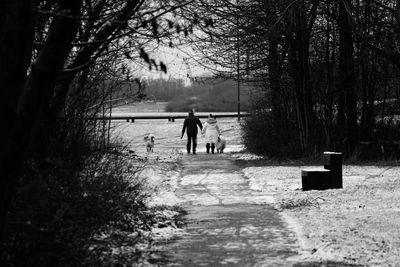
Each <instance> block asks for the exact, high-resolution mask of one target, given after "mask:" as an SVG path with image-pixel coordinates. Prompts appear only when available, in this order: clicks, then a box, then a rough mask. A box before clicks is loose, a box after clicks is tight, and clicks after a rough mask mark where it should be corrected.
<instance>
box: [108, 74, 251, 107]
mask: <svg viewBox="0 0 400 267" xmlns="http://www.w3.org/2000/svg"><path fill="white" fill-rule="evenodd" d="M138 92H140V93H141V94H142V95H143V99H145V100H156V101H165V102H169V103H168V105H167V108H166V111H187V110H188V109H191V108H194V109H195V110H196V111H210V112H212V111H237V101H238V91H237V82H236V81H234V80H222V79H213V78H207V79H204V80H203V81H202V82H193V83H192V84H191V85H190V86H185V84H184V81H183V80H180V79H170V80H164V79H154V80H148V81H143V82H142V83H138V82H130V83H125V84H123V85H122V86H121V88H120V89H119V90H116V91H115V92H114V93H113V99H124V101H127V102H132V101H138V99H137V97H136V96H137V95H138ZM250 92H251V86H250V85H245V84H241V85H240V102H241V106H240V109H241V110H247V109H248V107H249V98H250V97H249V94H250ZM140 93H139V94H140Z"/></svg>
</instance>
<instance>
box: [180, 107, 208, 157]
mask: <svg viewBox="0 0 400 267" xmlns="http://www.w3.org/2000/svg"><path fill="white" fill-rule="evenodd" d="M197 126H199V127H200V130H202V129H203V125H202V124H201V121H200V120H199V118H197V117H196V116H194V112H193V110H189V116H188V117H186V119H185V121H184V122H183V128H182V135H181V139H182V138H183V135H184V134H185V131H186V134H187V145H186V150H187V152H188V154H189V153H190V147H191V146H192V148H193V149H192V151H193V154H196V147H197V133H198V131H197ZM192 144H193V145H192Z"/></svg>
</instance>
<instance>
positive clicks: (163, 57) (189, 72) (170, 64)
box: [138, 47, 211, 85]
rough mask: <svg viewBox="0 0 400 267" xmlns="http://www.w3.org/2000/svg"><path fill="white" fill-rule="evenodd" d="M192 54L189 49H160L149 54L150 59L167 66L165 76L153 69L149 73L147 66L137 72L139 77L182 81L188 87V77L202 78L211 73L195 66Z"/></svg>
mask: <svg viewBox="0 0 400 267" xmlns="http://www.w3.org/2000/svg"><path fill="white" fill-rule="evenodd" d="M192 53H194V52H193V51H192V50H191V49H190V47H180V48H179V49H178V48H170V47H161V48H159V49H158V50H156V51H154V52H151V53H149V55H150V57H151V58H154V59H155V60H156V61H157V62H159V61H162V62H164V64H166V65H167V74H165V73H163V72H161V71H157V70H155V69H153V70H152V71H149V69H148V68H147V66H145V67H144V68H143V69H141V70H138V73H139V76H141V77H146V78H148V79H158V78H162V79H166V80H168V79H170V78H173V79H182V80H184V83H185V85H190V83H191V82H190V77H191V78H194V77H197V76H204V75H207V74H210V73H211V72H210V71H209V70H207V69H206V68H204V67H202V66H200V65H199V64H197V63H196V62H195V61H194V60H193V59H192V58H191V56H190V55H191V54H192Z"/></svg>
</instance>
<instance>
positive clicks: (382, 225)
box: [114, 118, 400, 266]
mask: <svg viewBox="0 0 400 267" xmlns="http://www.w3.org/2000/svg"><path fill="white" fill-rule="evenodd" d="M218 122H219V124H220V128H221V129H222V131H223V135H224V136H225V137H226V139H227V149H226V152H227V153H230V152H236V153H235V154H233V156H234V158H237V159H240V160H247V161H250V162H251V161H252V160H257V161H258V163H257V164H255V165H254V166H252V165H251V163H250V164H249V167H244V169H243V173H244V174H245V176H246V177H247V178H248V179H249V186H250V187H251V189H252V190H255V191H261V192H265V193H266V194H269V195H272V196H273V197H272V198H271V203H269V204H271V205H273V206H274V207H276V209H278V210H279V211H281V214H282V216H283V217H284V218H285V219H286V220H287V222H288V223H289V225H290V226H291V227H292V229H293V230H294V231H295V232H296V233H297V236H298V239H299V242H300V244H301V245H302V247H303V249H304V255H303V256H304V260H310V261H315V260H321V261H326V260H331V261H343V262H347V263H352V264H360V265H362V266H400V209H399V203H400V167H399V166H374V165H370V166H359V165H344V166H343V186H344V188H343V189H335V190H325V191H315V190H313V191H307V192H303V191H301V169H302V168H305V167H304V166H301V165H299V164H297V165H296V164H290V165H291V166H287V164H285V166H283V165H280V164H279V163H275V164H271V160H268V159H265V162H266V164H265V165H266V166H260V161H259V160H260V158H259V157H257V156H255V155H251V154H246V153H244V152H240V151H242V150H243V147H242V145H241V137H240V136H241V135H240V124H239V123H238V122H237V120H236V119H233V118H232V119H219V120H218ZM182 124H183V120H176V121H175V122H168V121H167V120H149V121H140V120H138V121H136V122H135V123H127V122H115V123H114V126H115V127H114V136H118V138H120V140H122V141H123V142H126V143H127V144H128V145H127V149H129V150H131V151H132V152H134V153H135V154H136V155H138V156H140V157H143V158H146V159H147V161H148V162H151V163H152V164H151V166H153V167H151V168H147V169H146V170H145V171H144V172H145V173H144V174H145V175H146V176H147V177H148V178H149V182H150V183H151V184H152V185H153V186H154V188H157V191H156V192H157V193H156V194H155V196H154V198H153V204H154V205H157V204H160V203H162V204H165V205H177V204H178V205H179V199H178V198H177V197H176V196H175V195H174V190H175V189H176V186H177V179H178V177H179V169H174V170H172V169H170V168H166V167H155V166H162V165H160V164H158V165H157V164H156V163H160V162H161V163H165V162H167V163H168V162H169V163H173V162H177V161H179V160H181V158H182V157H181V156H182V154H183V153H186V149H185V144H186V141H185V137H184V139H180V134H181V130H182ZM148 133H153V134H154V135H155V136H156V144H155V148H154V153H150V154H149V153H147V152H146V150H145V146H144V140H143V137H144V136H145V135H146V134H148ZM198 139H199V140H198V143H199V145H198V152H199V153H205V144H204V141H203V139H202V137H201V135H199V137H198ZM238 152H239V153H238ZM153 163H154V164H153ZM267 165H268V166H267ZM307 168H310V166H307Z"/></svg>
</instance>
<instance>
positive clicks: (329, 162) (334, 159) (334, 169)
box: [323, 152, 343, 188]
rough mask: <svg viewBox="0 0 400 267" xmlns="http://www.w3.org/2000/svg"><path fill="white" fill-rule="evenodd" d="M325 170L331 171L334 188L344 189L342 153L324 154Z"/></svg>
mask: <svg viewBox="0 0 400 267" xmlns="http://www.w3.org/2000/svg"><path fill="white" fill-rule="evenodd" d="M323 158H324V168H325V169H327V170H330V171H331V186H332V188H343V176H342V153H340V152H324V157H323Z"/></svg>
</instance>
